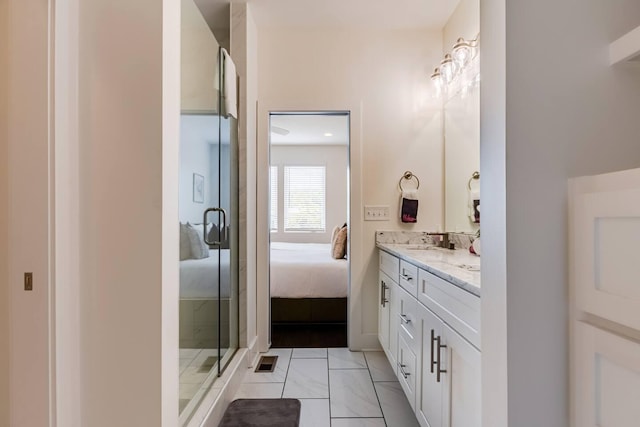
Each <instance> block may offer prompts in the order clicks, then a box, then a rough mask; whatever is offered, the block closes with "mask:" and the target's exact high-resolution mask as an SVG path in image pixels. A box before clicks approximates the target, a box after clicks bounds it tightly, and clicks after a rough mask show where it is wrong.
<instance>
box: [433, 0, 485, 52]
mask: <svg viewBox="0 0 640 427" xmlns="http://www.w3.org/2000/svg"><path fill="white" fill-rule="evenodd" d="M479 32H480V0H461V1H460V3H459V4H458V6H457V7H456V10H455V11H454V12H453V14H452V15H451V17H450V18H449V20H448V21H447V24H446V25H445V26H444V28H443V29H442V49H443V53H450V52H451V48H453V45H454V44H455V43H456V41H457V40H458V38H459V37H463V38H464V39H465V40H473V39H475V38H476V36H477V35H478V33H479Z"/></svg>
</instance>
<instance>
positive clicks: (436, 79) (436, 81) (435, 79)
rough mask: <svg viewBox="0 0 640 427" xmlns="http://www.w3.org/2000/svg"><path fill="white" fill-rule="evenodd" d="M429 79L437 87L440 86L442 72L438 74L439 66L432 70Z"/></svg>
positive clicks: (439, 87)
mask: <svg viewBox="0 0 640 427" xmlns="http://www.w3.org/2000/svg"><path fill="white" fill-rule="evenodd" d="M431 81H432V82H433V84H434V85H435V86H436V88H437V89H441V88H442V74H440V68H436V69H435V70H433V74H431Z"/></svg>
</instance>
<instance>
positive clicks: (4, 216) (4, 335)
mask: <svg viewBox="0 0 640 427" xmlns="http://www.w3.org/2000/svg"><path fill="white" fill-rule="evenodd" d="M8 6H9V2H8V0H0V93H3V94H7V93H8V91H9V86H8V83H9V81H8V79H9V75H8V70H9V49H8V48H9V43H8V41H9V38H8V37H9V19H8V18H9V8H8ZM7 104H8V97H7V96H0V425H3V426H8V425H9V408H10V402H9V397H10V396H11V394H10V387H9V375H10V373H9V357H10V348H11V347H10V339H11V338H10V336H9V330H10V325H9V320H10V316H9V308H10V305H9V297H10V294H9V271H8V269H9V264H8V261H9V259H8V257H9V240H8V238H9V236H8V233H9V223H8V213H9V205H8V201H9V193H8V190H9V174H8V171H9V165H8V163H7V162H8V160H9V140H8V129H7V126H8V120H7V119H8V118H7V115H8V108H7V107H8V106H7Z"/></svg>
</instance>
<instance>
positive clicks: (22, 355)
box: [2, 0, 51, 427]
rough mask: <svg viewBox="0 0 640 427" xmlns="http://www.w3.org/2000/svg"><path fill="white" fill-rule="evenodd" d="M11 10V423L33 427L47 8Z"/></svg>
mask: <svg viewBox="0 0 640 427" xmlns="http://www.w3.org/2000/svg"><path fill="white" fill-rule="evenodd" d="M5 1H6V0H5ZM5 6H8V7H9V22H8V26H7V27H5V26H3V27H2V28H3V30H4V29H5V28H6V34H7V35H8V37H7V44H8V49H9V53H8V65H7V66H6V67H3V68H4V69H5V72H7V73H8V79H9V80H8V89H7V90H6V91H4V90H3V91H2V96H3V97H4V96H7V99H8V103H7V107H8V114H7V118H8V134H7V136H8V138H7V142H6V144H7V145H6V146H5V147H7V151H6V156H2V157H3V159H5V160H4V161H6V168H2V170H3V173H2V175H4V176H5V179H6V181H5V182H4V185H6V187H5V188H6V190H7V191H8V194H7V196H8V197H7V198H6V199H4V200H3V205H4V203H7V202H8V207H7V208H6V209H7V210H6V211H5V212H6V213H7V214H8V218H7V222H6V223H5V222H4V221H3V222H2V224H6V226H7V228H8V234H7V239H6V240H3V242H6V244H7V245H8V247H9V248H10V250H9V251H8V255H7V258H5V259H7V260H8V264H7V265H8V274H7V275H5V277H4V278H3V285H2V286H5V283H6V284H7V286H8V296H9V300H8V304H9V316H10V341H9V343H8V344H9V345H8V347H9V351H10V387H11V391H10V393H11V397H10V421H9V423H8V425H11V426H12V427H14V426H15V427H23V426H24V427H30V426H41V425H48V422H49V410H50V400H49V397H50V396H49V374H50V370H49V321H50V317H49V315H50V311H49V309H50V306H49V297H50V289H49V286H50V275H49V272H50V269H49V268H50V265H49V255H50V251H49V247H50V246H49V245H50V243H51V241H50V234H49V233H50V231H51V230H50V228H49V221H48V219H49V209H50V205H49V179H48V178H49V166H50V158H49V148H50V140H49V137H50V135H49V124H48V120H49V102H48V101H49V97H48V95H49V91H48V89H49V88H48V71H47V70H48V66H49V55H48V31H49V28H50V27H49V16H48V12H49V2H48V1H46V0H9V1H6V3H5ZM3 39H4V37H3ZM4 144H5V143H4V142H3V145H4ZM5 174H6V175H5ZM24 272H33V275H34V283H33V291H32V292H25V291H24V290H23V275H24ZM3 301H5V300H4V299H3ZM3 311H4V310H3ZM2 323H4V322H2ZM3 347H4V346H3ZM5 348H6V347H5ZM5 405H6V403H5ZM3 414H6V413H4V412H3ZM4 416H5V415H2V417H4Z"/></svg>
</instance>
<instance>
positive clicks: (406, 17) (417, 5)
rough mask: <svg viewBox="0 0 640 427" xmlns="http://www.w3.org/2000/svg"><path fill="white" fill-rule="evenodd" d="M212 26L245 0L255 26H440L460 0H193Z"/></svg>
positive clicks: (223, 22) (225, 22)
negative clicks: (231, 5) (235, 4)
mask: <svg viewBox="0 0 640 427" xmlns="http://www.w3.org/2000/svg"><path fill="white" fill-rule="evenodd" d="M195 1H196V3H197V5H198V7H199V8H200V10H201V11H202V14H203V15H204V16H205V18H206V19H207V22H209V26H210V27H212V28H229V25H228V22H229V11H228V4H229V3H234V2H241V1H248V3H249V4H250V7H251V11H252V13H253V16H254V18H255V20H256V24H257V26H258V28H305V29H318V28H325V29H326V28H332V29H354V28H356V29H357V28H359V29H363V28H375V29H438V30H439V29H441V28H443V27H444V25H445V24H446V22H447V20H448V19H449V17H450V16H451V14H452V13H453V11H454V10H455V8H456V6H457V5H458V3H459V2H460V0H195Z"/></svg>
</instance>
